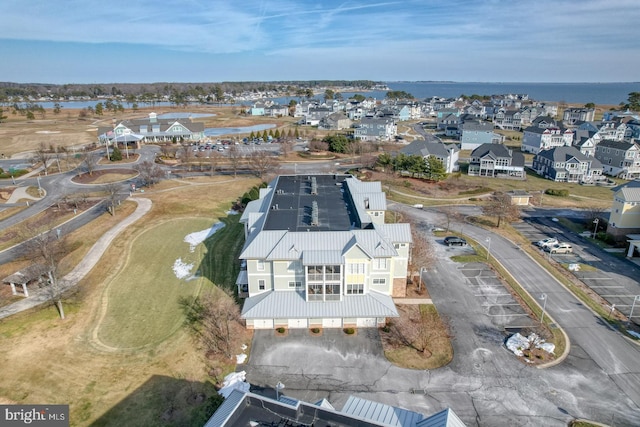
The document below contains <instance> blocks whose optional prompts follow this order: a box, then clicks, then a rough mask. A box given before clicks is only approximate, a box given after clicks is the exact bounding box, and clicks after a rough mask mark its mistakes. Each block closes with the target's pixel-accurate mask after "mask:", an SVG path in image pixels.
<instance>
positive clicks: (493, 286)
mask: <svg viewBox="0 0 640 427" xmlns="http://www.w3.org/2000/svg"><path fill="white" fill-rule="evenodd" d="M435 243H436V244H435V245H434V246H436V252H437V254H438V258H439V259H441V260H442V259H447V258H450V257H451V256H455V255H473V254H475V252H474V250H473V248H472V247H471V246H468V245H467V246H447V245H445V243H444V239H442V238H436V239H435ZM455 266H456V269H457V270H458V274H459V275H460V277H461V278H463V280H464V285H465V286H466V287H467V288H468V289H469V290H470V291H471V293H472V295H473V296H474V297H475V299H476V304H477V305H478V306H479V307H480V308H481V311H482V313H483V314H484V315H485V316H487V317H488V318H489V319H490V321H491V323H492V324H493V325H494V326H495V327H496V328H497V329H498V330H500V331H502V330H505V331H517V330H521V329H523V328H529V327H535V326H536V322H535V320H534V319H532V318H531V317H530V316H529V314H528V313H527V312H526V311H525V310H524V309H523V308H522V306H521V305H520V303H518V301H516V300H515V299H514V297H513V295H512V294H511V293H510V292H509V290H508V289H507V288H506V287H505V285H504V284H503V282H502V281H501V280H500V279H499V278H498V277H497V276H496V274H495V272H494V271H493V270H492V269H491V268H490V267H489V266H488V265H487V264H485V263H482V262H472V263H456V264H455Z"/></svg>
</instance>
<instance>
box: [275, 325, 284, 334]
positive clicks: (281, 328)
mask: <svg viewBox="0 0 640 427" xmlns="http://www.w3.org/2000/svg"><path fill="white" fill-rule="evenodd" d="M276 331H277V332H278V333H279V334H284V331H285V329H284V328H283V327H282V326H280V327H279V328H278V329H276Z"/></svg>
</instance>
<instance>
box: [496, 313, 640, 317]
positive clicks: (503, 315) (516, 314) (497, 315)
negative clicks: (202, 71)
mask: <svg viewBox="0 0 640 427" xmlns="http://www.w3.org/2000/svg"><path fill="white" fill-rule="evenodd" d="M487 316H489V317H511V316H519V317H529V315H528V314H526V313H524V314H518V313H514V314H487ZM633 317H635V316H633Z"/></svg>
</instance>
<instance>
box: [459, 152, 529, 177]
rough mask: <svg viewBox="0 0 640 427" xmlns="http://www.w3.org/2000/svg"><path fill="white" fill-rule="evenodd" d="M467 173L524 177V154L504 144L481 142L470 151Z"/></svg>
mask: <svg viewBox="0 0 640 427" xmlns="http://www.w3.org/2000/svg"><path fill="white" fill-rule="evenodd" d="M468 173H469V175H471V176H487V177H491V178H514V179H524V178H525V176H526V175H525V172H524V156H523V155H522V153H517V152H513V151H512V150H510V149H509V148H507V147H506V146H505V145H504V144H482V145H481V146H479V147H478V148H476V149H475V150H473V151H472V152H471V158H470V160H469V172H468Z"/></svg>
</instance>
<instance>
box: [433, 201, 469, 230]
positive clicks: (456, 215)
mask: <svg viewBox="0 0 640 427" xmlns="http://www.w3.org/2000/svg"><path fill="white" fill-rule="evenodd" d="M438 210H439V211H440V212H442V214H443V215H444V217H445V221H446V229H447V231H449V229H450V228H451V222H457V221H461V220H462V217H463V215H462V214H461V213H460V211H459V210H458V208H457V206H455V205H447V206H442V207H440V208H439V209H438Z"/></svg>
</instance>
